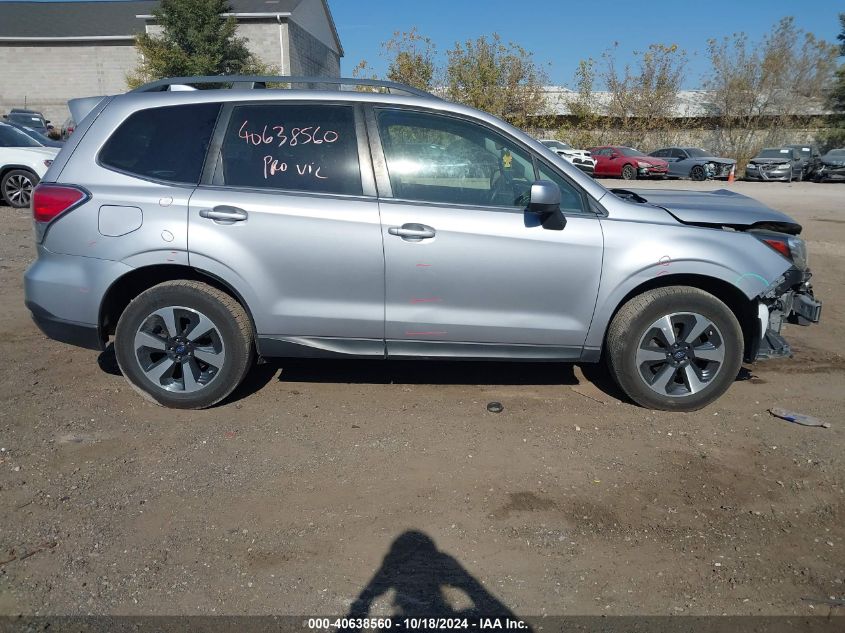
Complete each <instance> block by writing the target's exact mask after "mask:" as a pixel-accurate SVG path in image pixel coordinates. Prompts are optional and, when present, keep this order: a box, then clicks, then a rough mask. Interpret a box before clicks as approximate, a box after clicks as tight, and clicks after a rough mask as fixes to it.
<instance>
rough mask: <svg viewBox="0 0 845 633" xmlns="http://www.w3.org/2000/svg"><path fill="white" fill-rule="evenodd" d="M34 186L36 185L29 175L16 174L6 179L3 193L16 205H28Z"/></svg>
mask: <svg viewBox="0 0 845 633" xmlns="http://www.w3.org/2000/svg"><path fill="white" fill-rule="evenodd" d="M34 187H35V185H34V184H33V183H32V179H30V178H29V177H27V176H25V175H23V174H14V175H13V176H10V177H9V178H7V179H6V186H5V187H4V190H3V194H4V195H5V197H6V200H8V201H9V204H11V205H13V206H16V207H28V206H29V201H30V200H31V199H32V190H33V188H34Z"/></svg>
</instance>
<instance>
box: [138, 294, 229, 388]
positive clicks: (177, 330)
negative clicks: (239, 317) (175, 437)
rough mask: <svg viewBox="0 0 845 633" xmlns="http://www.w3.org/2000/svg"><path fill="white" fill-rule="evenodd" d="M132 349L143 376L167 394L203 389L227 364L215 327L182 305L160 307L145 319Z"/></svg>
mask: <svg viewBox="0 0 845 633" xmlns="http://www.w3.org/2000/svg"><path fill="white" fill-rule="evenodd" d="M134 347H135V358H136V360H137V362H138V365H139V366H140V368H141V371H142V372H143V373H144V375H145V376H146V377H147V378H148V379H149V380H150V382H152V383H153V384H155V385H158V386H160V387H161V388H162V389H166V390H168V391H176V392H183V393H191V392H194V391H198V390H200V389H202V388H203V387H205V386H206V385H208V384H209V383H210V382H211V381H212V380H214V378H215V377H216V376H217V375H218V374H219V373H220V370H221V369H222V368H223V364H224V363H225V361H226V350H225V346H224V345H223V339H222V337H221V336H220V331H219V329H218V327H217V326H216V325H215V324H214V322H213V321H212V320H211V319H209V318H208V317H207V316H205V315H204V314H202V313H201V312H198V311H197V310H193V309H191V308H185V307H182V306H168V307H165V308H160V309H158V310H156V311H155V312H153V313H152V314H150V315H149V316H148V317H147V318H146V319H144V321H143V322H142V323H141V325H140V326H139V327H138V330H137V331H136V333H135V342H134Z"/></svg>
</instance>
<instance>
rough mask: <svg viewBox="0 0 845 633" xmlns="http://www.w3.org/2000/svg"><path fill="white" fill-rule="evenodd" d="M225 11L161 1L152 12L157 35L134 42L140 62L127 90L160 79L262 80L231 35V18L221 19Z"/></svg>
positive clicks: (195, 2)
mask: <svg viewBox="0 0 845 633" xmlns="http://www.w3.org/2000/svg"><path fill="white" fill-rule="evenodd" d="M231 10H232V9H231V7H230V5H229V4H228V2H227V0H161V2H160V3H159V4H158V6H157V7H156V8H155V9H153V15H154V16H155V18H156V21H157V22H158V25H159V26H160V27H161V34H160V35H153V34H150V33H141V34H140V35H138V36H137V38H136V39H135V46H136V47H137V49H138V52H139V53H140V54H141V61H140V63H139V65H138V67H137V68H136V69H135V71H134V72H132V73H130V74H129V75H128V76H127V83H128V84H129V87H130V88H134V87H137V86H139V85H141V84H143V83H146V82H148V81H155V80H156V79H163V78H165V77H182V76H193V75H227V74H247V75H249V74H268V73H269V72H270V71H271V69H270V67H268V66H266V65H264V64H262V63H261V62H259V61H258V60H257V59H256V58H255V57H254V56H253V55H252V53H250V51H249V49H248V48H247V46H246V42H245V40H243V39H242V38H239V37H237V36H236V35H235V31H236V28H237V25H236V22H235V18H234V17H232V16H230V17H228V18H225V19H224V18H222V17H221V14H223V13H230V12H231Z"/></svg>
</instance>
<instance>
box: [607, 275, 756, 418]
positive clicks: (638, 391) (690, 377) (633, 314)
mask: <svg viewBox="0 0 845 633" xmlns="http://www.w3.org/2000/svg"><path fill="white" fill-rule="evenodd" d="M742 352H743V336H742V329H741V328H740V325H739V322H738V321H737V319H736V317H735V316H734V314H733V312H732V311H731V310H730V308H728V307H727V306H726V305H725V304H724V303H722V302H721V301H720V300H719V299H717V298H716V297H714V296H713V295H711V294H709V293H707V292H704V291H703V290H699V289H698V288H692V287H687V286H669V287H666V288H656V289H654V290H649V291H647V292H644V293H643V294H641V295H638V296H636V297H634V298H632V299H631V300H630V301H628V302H627V303H626V304H625V305H624V306H622V308H621V309H620V310H619V312H618V313H617V314H616V316H615V317H614V318H613V321H612V322H611V325H610V328H609V329H608V334H607V348H606V357H607V361H608V364H609V366H610V370H611V373H612V374H613V376H614V378H615V379H616V382H617V383H618V384H619V386H620V387H621V388H622V390H623V391H625V393H626V394H628V396H629V397H630V398H631V399H632V400H633V401H634V402H636V403H637V404H639V405H641V406H644V407H648V408H651V409H662V410H667V411H695V410H696V409H700V408H702V407H704V406H706V405H708V404H710V403H711V402H713V401H714V400H716V399H717V398H719V397H720V396H721V395H722V394H723V393H724V392H725V391H727V389H728V387H730V385H731V383H732V382H733V381H734V380H735V379H736V376H737V373H738V372H739V368H740V366H741V364H742Z"/></svg>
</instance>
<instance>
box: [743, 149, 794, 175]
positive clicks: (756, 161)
mask: <svg viewBox="0 0 845 633" xmlns="http://www.w3.org/2000/svg"><path fill="white" fill-rule="evenodd" d="M745 178H746V180H782V181H784V182H792V181H793V180H798V181H801V180H803V179H804V163H803V162H802V161H801V154H799V153H798V150H797V149H793V148H791V147H766V148H765V149H761V150H760V152H759V153H758V154H757V156H755V157H754V158H752V159H751V160H750V161H749V162H748V165H746V166H745Z"/></svg>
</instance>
